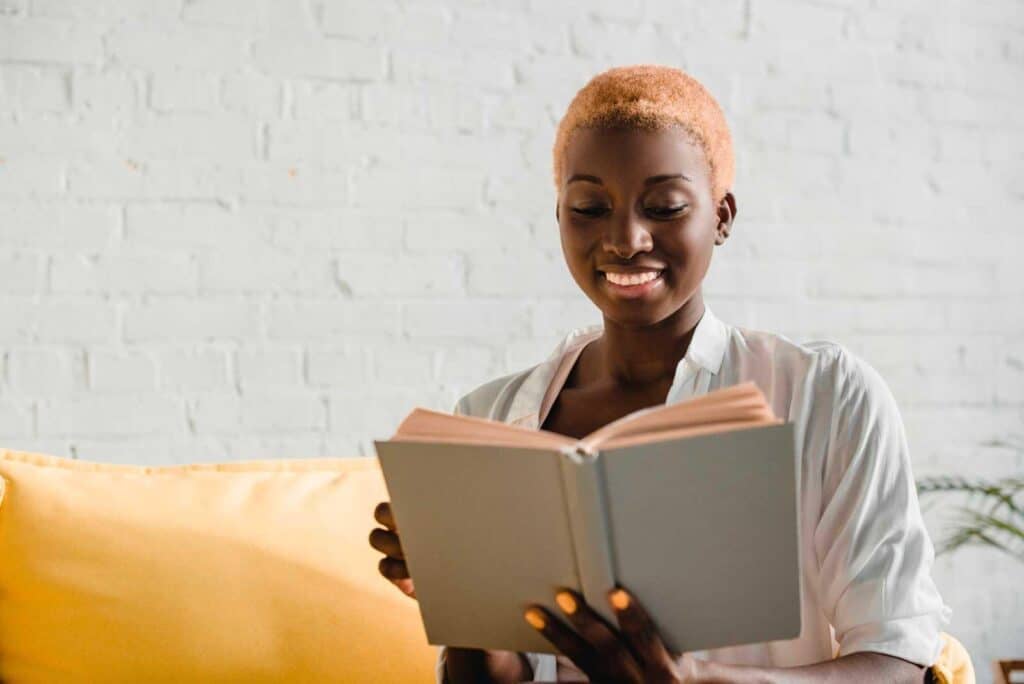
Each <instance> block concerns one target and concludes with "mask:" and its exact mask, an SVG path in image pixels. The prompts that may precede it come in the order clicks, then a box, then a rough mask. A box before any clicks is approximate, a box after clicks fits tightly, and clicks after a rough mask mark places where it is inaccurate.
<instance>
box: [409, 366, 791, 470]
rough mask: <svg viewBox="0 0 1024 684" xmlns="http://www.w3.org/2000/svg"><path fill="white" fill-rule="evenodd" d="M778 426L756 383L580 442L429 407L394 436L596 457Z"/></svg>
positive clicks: (617, 424) (616, 425) (659, 409)
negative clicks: (689, 437) (603, 451)
mask: <svg viewBox="0 0 1024 684" xmlns="http://www.w3.org/2000/svg"><path fill="white" fill-rule="evenodd" d="M776 422H778V419H776V417H775V415H774V414H773V413H772V410H771V407H770V406H768V402H767V401H766V400H765V398H764V394H762V393H761V390H760V389H758V387H757V385H756V384H755V383H753V382H744V383H742V384H739V385H733V386H731V387H725V388H722V389H719V390H715V391H713V392H709V393H707V394H705V395H702V396H699V397H694V398H693V399H689V400H687V401H683V402H679V403H676V404H667V405H664V404H663V405H658V406H651V407H648V408H644V409H640V410H639V411H634V412H633V413H630V414H629V415H626V416H623V417H622V418H619V419H618V420H615V421H612V422H611V423H609V424H608V425H605V426H604V427H602V428H600V429H598V430H595V431H594V432H592V433H590V434H589V435H587V436H586V437H584V438H583V439H582V440H574V439H572V438H570V437H566V436H565V435H560V434H558V433H555V432H550V431H548V430H530V429H527V428H523V427H519V426H516V425H509V424H507V423H502V422H499V421H495V420H487V419H486V418H477V417H474V416H455V415H450V414H447V413H441V412H439V411H431V410H429V409H424V408H417V409H414V410H413V411H412V412H411V413H410V414H409V415H408V416H407V417H406V418H405V420H403V421H402V423H401V424H400V425H399V426H398V430H397V431H396V432H395V435H394V436H393V437H392V439H393V440H395V441H403V442H448V443H454V444H479V445H484V444H491V445H495V446H518V447H530V448H546V449H559V450H564V449H566V448H576V447H578V448H581V449H583V450H584V451H588V452H590V453H594V452H595V451H596V450H597V449H599V448H601V447H604V446H608V445H614V446H626V445H628V444H646V443H649V442H651V441H654V440H657V439H663V438H668V437H669V436H671V437H676V436H684V435H685V434H688V433H686V432H681V431H684V430H687V429H694V428H703V429H701V430H700V431H699V432H693V433H692V434H707V433H710V432H724V431H727V430H731V429H735V428H737V427H742V426H745V425H773V424H775V423H776Z"/></svg>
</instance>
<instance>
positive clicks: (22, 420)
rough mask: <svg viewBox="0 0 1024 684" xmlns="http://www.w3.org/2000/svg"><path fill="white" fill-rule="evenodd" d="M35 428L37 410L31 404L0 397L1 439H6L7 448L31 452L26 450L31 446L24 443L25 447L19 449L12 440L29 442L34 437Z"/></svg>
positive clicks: (5, 445)
mask: <svg viewBox="0 0 1024 684" xmlns="http://www.w3.org/2000/svg"><path fill="white" fill-rule="evenodd" d="M34 426H35V410H34V407H33V406H32V404H31V403H30V402H26V401H24V400H15V399H8V398H6V397H0V437H3V438H4V447H5V448H7V449H18V448H22V449H25V450H29V451H31V450H32V449H31V448H26V447H27V446H29V445H27V444H25V442H22V444H23V445H25V446H22V447H19V446H16V444H17V443H12V441H11V439H10V438H19V439H25V440H28V439H30V438H31V437H32V433H33V430H34Z"/></svg>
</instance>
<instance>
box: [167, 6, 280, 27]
mask: <svg viewBox="0 0 1024 684" xmlns="http://www.w3.org/2000/svg"><path fill="white" fill-rule="evenodd" d="M271 4H273V3H272V2H270V1H269V0H241V1H240V0H192V1H190V2H186V3H185V7H184V9H183V11H182V13H181V17H182V19H183V20H184V21H186V22H188V23H190V24H205V25H213V26H231V27H237V28H244V29H260V28H267V27H268V26H269V19H270V6H271ZM296 9H299V8H298V7H297V8H296Z"/></svg>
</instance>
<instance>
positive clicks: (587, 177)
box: [565, 173, 693, 186]
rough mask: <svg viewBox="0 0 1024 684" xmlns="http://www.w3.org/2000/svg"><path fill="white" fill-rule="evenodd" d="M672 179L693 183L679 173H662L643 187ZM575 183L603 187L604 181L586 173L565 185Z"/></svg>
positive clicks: (650, 179)
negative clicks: (579, 182)
mask: <svg viewBox="0 0 1024 684" xmlns="http://www.w3.org/2000/svg"><path fill="white" fill-rule="evenodd" d="M674 178H681V179H683V180H684V181H689V182H690V183H692V182H693V179H692V178H690V177H689V176H685V175H683V174H681V173H663V174H661V175H658V176H651V177H650V178H647V179H646V180H644V185H645V186H646V185H654V184H655V183H662V182H664V181H667V180H672V179H674ZM575 181H585V182H587V183H596V184H597V185H604V181H602V180H601V179H600V178H598V177H597V176H591V175H589V174H586V173H575V174H573V175H572V176H570V177H569V180H568V181H566V183H565V184H566V185H568V184H569V183H573V182H575Z"/></svg>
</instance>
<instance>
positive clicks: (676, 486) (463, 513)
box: [374, 423, 801, 653]
mask: <svg viewBox="0 0 1024 684" xmlns="http://www.w3.org/2000/svg"><path fill="white" fill-rule="evenodd" d="M374 444H375V446H376V449H377V454H378V457H379V460H380V463H381V468H382V471H383V474H384V479H385V481H386V484H387V488H388V493H389V496H390V498H391V506H392V511H393V513H394V516H395V523H396V525H397V527H398V533H399V536H400V538H401V540H402V548H403V551H404V553H405V557H406V563H407V564H408V567H409V572H410V574H411V576H412V578H413V581H414V583H415V586H416V595H417V599H418V602H419V606H420V613H421V615H422V617H423V624H424V627H425V630H426V634H427V639H428V641H429V642H430V643H431V644H435V645H447V646H458V647H466V648H484V649H500V650H512V651H532V652H538V653H556V652H557V651H556V650H555V649H554V647H553V646H552V645H551V644H550V643H549V642H548V641H547V640H546V639H544V637H542V636H541V635H540V634H538V633H537V632H536V631H535V630H534V629H533V628H531V627H530V626H529V625H527V624H526V622H525V621H524V620H523V610H524V608H525V607H526V605H527V604H530V603H539V604H543V605H545V606H547V607H548V608H549V609H551V610H552V611H553V613H554V614H555V615H561V611H560V610H559V609H558V607H557V606H556V605H555V602H554V592H555V591H556V590H557V589H558V588H561V587H567V588H571V589H574V590H576V591H578V592H580V593H581V594H582V595H583V596H584V598H585V599H586V600H587V602H588V603H589V604H590V605H591V606H592V607H593V608H595V609H596V610H597V611H598V612H599V613H601V614H602V615H604V616H605V617H606V619H608V620H609V621H610V622H611V624H613V625H614V624H615V621H614V617H613V616H612V614H611V611H610V608H609V607H608V604H607V601H606V599H605V593H606V592H607V590H608V589H610V588H612V587H613V586H614V585H615V584H620V585H621V586H624V587H626V588H627V589H629V590H630V591H632V592H633V593H634V594H635V595H636V596H637V597H638V599H639V600H640V601H641V603H642V604H643V605H644V606H645V607H646V608H647V610H648V611H649V612H650V614H651V615H652V617H653V619H654V621H655V623H656V625H657V627H658V630H659V633H660V634H661V636H662V638H663V640H664V641H665V643H666V645H667V646H668V647H669V649H670V650H672V651H673V652H675V653H681V652H685V651H697V650H705V649H710V648H718V647H722V646H731V645H738V644H743V643H753V642H762V641H775V640H782V639H791V638H795V637H796V636H798V635H799V633H800V627H801V624H800V572H799V556H798V554H799V526H798V510H797V505H798V503H797V502H798V499H797V461H796V458H797V455H796V450H795V446H794V436H793V425H792V423H784V424H778V425H770V426H762V427H755V428H746V429H740V430H733V431H729V432H724V433H717V434H711V435H698V436H691V437H684V438H680V439H672V440H667V441H659V442H652V443H647V444H641V445H635V446H628V447H620V448H614V449H606V450H601V451H598V452H597V453H594V454H586V453H583V452H579V451H572V450H569V449H566V450H564V451H559V450H555V449H534V448H517V447H504V446H491V445H483V446H482V445H466V444H445V443H433V442H431V443H426V442H412V441H408V442H404V441H376V442H375V443H374Z"/></svg>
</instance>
